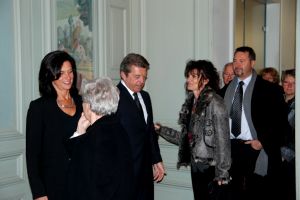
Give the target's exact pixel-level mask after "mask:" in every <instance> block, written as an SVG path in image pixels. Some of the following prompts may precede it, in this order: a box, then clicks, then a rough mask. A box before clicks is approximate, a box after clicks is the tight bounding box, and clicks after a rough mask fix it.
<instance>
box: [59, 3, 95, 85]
mask: <svg viewBox="0 0 300 200" xmlns="http://www.w3.org/2000/svg"><path fill="white" fill-rule="evenodd" d="M92 1H93V0H56V32H57V49H59V50H63V51H66V52H68V53H69V54H70V55H71V56H72V57H73V58H74V59H75V61H76V65H77V74H78V78H77V86H78V88H80V84H81V80H82V79H83V78H86V79H91V78H93V75H94V67H93V22H92V20H93V19H92V16H93V13H92V11H93V9H92V3H93V2H92Z"/></svg>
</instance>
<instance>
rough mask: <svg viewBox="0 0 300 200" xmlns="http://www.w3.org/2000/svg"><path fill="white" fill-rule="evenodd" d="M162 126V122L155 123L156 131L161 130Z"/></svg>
mask: <svg viewBox="0 0 300 200" xmlns="http://www.w3.org/2000/svg"><path fill="white" fill-rule="evenodd" d="M160 126H161V124H160V123H155V124H154V129H155V131H159V130H160Z"/></svg>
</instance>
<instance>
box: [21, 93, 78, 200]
mask: <svg viewBox="0 0 300 200" xmlns="http://www.w3.org/2000/svg"><path fill="white" fill-rule="evenodd" d="M73 99H74V102H75V104H76V113H75V115H74V116H69V115H67V114H66V113H64V112H63V111H62V110H61V109H60V108H59V107H58V106H57V103H56V98H49V99H47V98H39V99H37V100H34V101H32V102H31V103H30V106H29V109H28V112H27V121H26V164H27V173H28V179H29V184H30V188H31V192H32V196H33V198H34V199H35V198H37V197H41V196H48V199H49V200H60V199H64V198H63V193H64V190H65V187H66V174H67V166H68V156H67V151H66V149H65V147H64V141H65V140H67V139H68V138H69V137H70V136H71V135H72V134H73V132H74V131H75V130H76V127H77V122H78V120H79V118H80V116H81V113H82V102H81V98H80V97H73Z"/></svg>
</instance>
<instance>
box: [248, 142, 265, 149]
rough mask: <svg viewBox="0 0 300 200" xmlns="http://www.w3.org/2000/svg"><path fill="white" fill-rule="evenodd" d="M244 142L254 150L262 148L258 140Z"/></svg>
mask: <svg viewBox="0 0 300 200" xmlns="http://www.w3.org/2000/svg"><path fill="white" fill-rule="evenodd" d="M245 144H250V145H251V147H252V148H253V149H255V150H261V149H262V148H263V146H262V144H261V143H260V141H259V140H249V141H247V142H245Z"/></svg>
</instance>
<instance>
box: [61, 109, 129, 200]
mask: <svg viewBox="0 0 300 200" xmlns="http://www.w3.org/2000/svg"><path fill="white" fill-rule="evenodd" d="M66 145H67V147H68V149H69V155H70V160H71V161H70V167H69V172H68V189H67V191H68V192H67V193H68V194H67V196H68V197H67V199H70V200H86V199H89V200H98V199H101V200H109V199H111V200H132V198H133V197H132V196H133V162H132V158H131V151H130V145H129V140H128V136H127V134H126V133H125V130H124V129H123V127H122V126H121V124H120V122H119V120H118V118H117V117H116V116H115V115H107V116H103V117H102V118H100V119H98V120H97V121H96V122H94V123H93V125H91V127H89V128H88V130H87V132H86V133H85V134H83V135H81V136H78V137H75V138H72V139H70V140H69V141H67V143H66Z"/></svg>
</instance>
